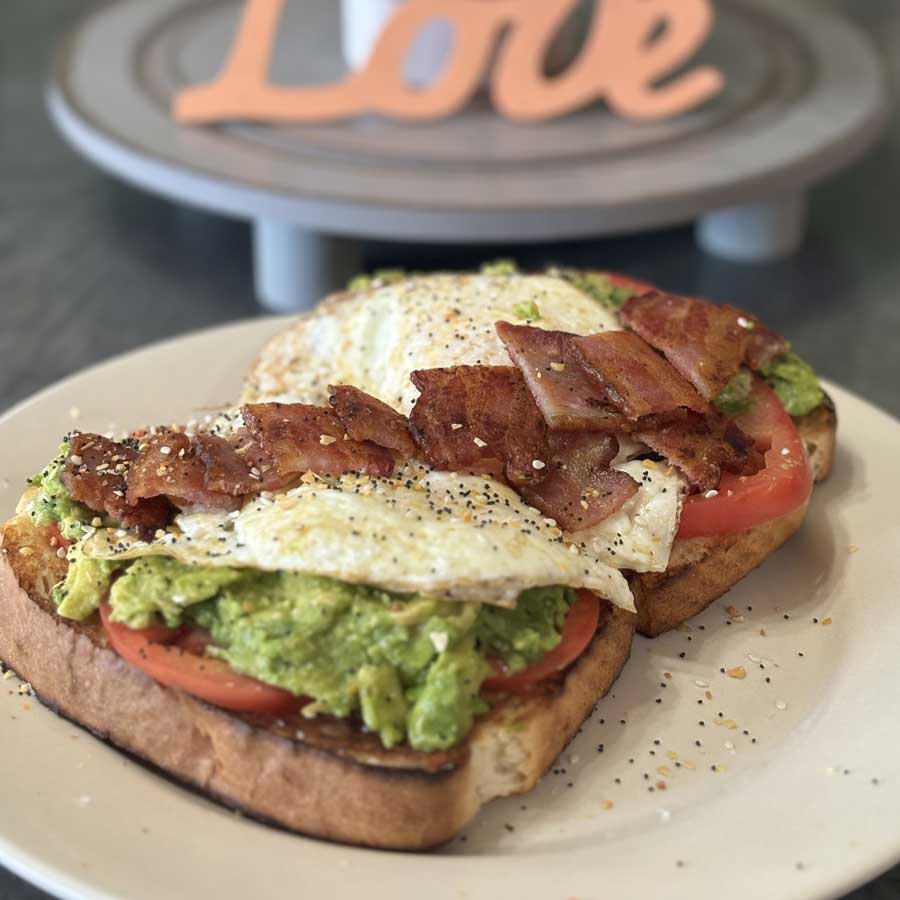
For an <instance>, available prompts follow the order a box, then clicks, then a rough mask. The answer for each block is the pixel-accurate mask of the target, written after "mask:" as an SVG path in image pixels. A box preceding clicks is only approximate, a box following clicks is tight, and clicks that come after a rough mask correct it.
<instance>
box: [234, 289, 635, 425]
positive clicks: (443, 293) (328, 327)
mask: <svg viewBox="0 0 900 900" xmlns="http://www.w3.org/2000/svg"><path fill="white" fill-rule="evenodd" d="M531 304H534V306H535V307H536V308H537V310H538V313H539V315H540V318H539V319H536V320H534V321H531V322H530V324H532V325H535V326H538V327H540V328H548V329H553V330H559V331H570V332H573V333H576V334H596V333H597V332H598V331H620V330H621V326H620V325H619V322H618V319H617V318H616V316H615V315H614V314H613V313H611V312H609V311H608V310H607V309H605V308H604V307H603V306H601V305H600V304H599V303H597V302H596V301H594V300H592V299H591V298H590V297H588V296H586V295H585V294H583V293H582V292H581V291H579V290H577V289H576V288H574V287H573V286H572V285H571V284H569V283H568V282H567V281H564V280H563V279H561V278H554V277H551V276H547V275H514V276H488V275H446V274H444V275H429V276H424V277H419V278H412V279H410V280H408V281H402V282H399V283H398V284H393V285H386V286H385V287H381V288H376V289H374V290H371V291H366V292H363V293H360V294H355V295H352V296H348V297H346V298H343V297H342V298H340V299H338V300H337V301H334V302H328V303H326V304H324V305H323V306H321V307H319V308H318V309H317V310H315V311H314V312H313V313H311V314H310V315H309V316H307V317H304V318H303V319H301V320H300V321H299V322H297V323H296V324H295V325H294V326H293V327H291V328H290V329H288V330H287V331H285V332H284V333H283V334H280V335H278V336H277V337H276V338H275V339H274V340H272V341H271V342H270V343H269V345H268V346H267V347H266V348H265V349H264V350H263V352H262V354H261V355H260V357H259V359H258V360H257V363H256V365H255V367H254V368H253V370H252V371H251V373H250V376H249V379H248V382H247V384H246V387H245V390H244V395H243V398H242V402H244V403H257V402H259V401H261V400H294V401H297V400H301V401H302V402H304V403H327V401H328V385H329V384H351V385H354V386H355V387H358V388H359V389H360V390H363V391H366V392H367V393H369V394H372V395H373V396H375V397H378V398H379V399H380V400H382V401H384V402H385V403H388V404H390V405H391V406H393V407H395V408H396V409H398V410H400V411H401V412H403V413H406V414H408V413H409V412H410V410H411V409H412V406H413V401H414V400H415V398H416V397H417V396H418V391H417V390H416V388H415V386H414V385H413V384H412V382H411V381H410V380H409V375H410V372H413V371H415V370H416V369H435V368H440V367H442V366H460V365H486V366H508V365H511V362H510V359H509V355H508V354H507V352H506V348H505V347H504V346H503V344H502V342H501V341H500V339H499V338H498V337H497V334H496V331H495V329H494V325H495V323H496V322H498V321H500V320H504V321H507V322H517V323H522V324H524V323H525V321H526V320H525V319H523V318H522V315H521V313H522V312H523V310H524V309H527V308H528V307H530V305H531Z"/></svg>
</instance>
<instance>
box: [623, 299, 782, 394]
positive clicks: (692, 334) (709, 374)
mask: <svg viewBox="0 0 900 900" xmlns="http://www.w3.org/2000/svg"><path fill="white" fill-rule="evenodd" d="M620 316H621V319H622V321H623V322H624V323H625V324H626V325H627V326H628V327H629V328H631V329H633V330H634V331H635V332H637V334H639V335H640V336H641V337H642V338H643V339H644V340H645V341H647V343H649V344H651V345H652V346H653V347H655V348H656V349H657V350H659V351H660V352H661V353H663V354H665V357H666V359H668V360H669V362H670V363H671V364H672V365H673V366H674V367H675V368H676V369H677V370H678V371H679V372H680V373H681V374H682V375H683V376H684V377H685V378H687V379H688V380H689V381H690V382H691V383H692V384H693V385H694V387H696V388H697V390H698V391H700V393H701V394H703V396H704V397H705V398H706V399H707V400H714V399H715V398H716V397H718V396H719V394H720V393H721V392H722V389H723V388H724V387H725V385H726V384H727V383H728V381H729V379H730V378H731V377H732V376H733V375H734V374H735V373H736V372H737V371H738V369H739V368H740V367H741V365H743V364H744V363H745V362H746V363H747V364H748V365H749V366H750V367H751V368H754V369H758V368H760V366H762V365H764V364H765V363H766V362H768V360H770V359H771V358H772V357H773V356H776V355H777V354H779V353H783V352H784V351H785V350H786V349H787V346H788V345H787V342H786V341H785V340H784V339H783V338H782V337H780V336H779V335H777V334H775V333H774V332H772V331H769V330H768V329H767V328H765V326H763V324H762V322H760V321H759V319H757V318H756V317H755V316H752V315H750V314H749V313H745V312H742V311H741V310H739V309H736V308H735V307H733V306H728V305H724V304H723V305H719V304H715V303H707V302H706V301H704V300H696V299H694V298H692V297H678V296H674V295H672V294H661V293H652V294H645V295H644V296H642V297H633V298H632V299H631V300H629V301H628V302H627V303H626V304H625V306H624V307H623V308H622V311H621V313H620Z"/></svg>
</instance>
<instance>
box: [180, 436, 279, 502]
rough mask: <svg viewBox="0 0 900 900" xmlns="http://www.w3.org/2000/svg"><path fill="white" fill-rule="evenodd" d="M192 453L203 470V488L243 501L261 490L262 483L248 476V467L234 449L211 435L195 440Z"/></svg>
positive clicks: (226, 442)
mask: <svg viewBox="0 0 900 900" xmlns="http://www.w3.org/2000/svg"><path fill="white" fill-rule="evenodd" d="M193 444H194V453H195V455H196V457H197V459H199V460H200V461H201V462H202V463H203V466H204V469H205V474H204V482H203V483H204V487H206V489H207V490H210V491H216V492H218V493H221V494H230V495H231V496H233V497H243V496H246V495H247V494H255V493H256V492H257V491H260V490H262V488H261V486H260V481H261V479H260V478H259V477H255V476H253V475H252V474H251V472H250V468H251V466H250V465H249V464H248V462H247V461H246V460H245V459H244V458H243V457H242V456H241V455H240V454H239V453H238V452H237V449H236V448H235V446H234V445H233V444H231V443H229V442H228V441H226V440H225V439H224V438H221V437H218V436H217V435H214V434H198V435H196V436H195V437H194V440H193Z"/></svg>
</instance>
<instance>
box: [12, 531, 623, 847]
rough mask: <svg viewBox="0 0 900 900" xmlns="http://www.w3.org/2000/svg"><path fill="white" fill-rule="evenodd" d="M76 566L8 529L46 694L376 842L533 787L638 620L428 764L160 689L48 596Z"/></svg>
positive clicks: (233, 799) (346, 835)
mask: <svg viewBox="0 0 900 900" xmlns="http://www.w3.org/2000/svg"><path fill="white" fill-rule="evenodd" d="M23 549H24V550H25V553H22V550H23ZM64 565H65V563H64V561H63V560H60V559H58V558H57V557H56V551H55V550H54V549H53V548H52V547H50V546H49V544H48V542H47V535H46V533H45V532H42V531H39V530H38V529H35V528H34V526H33V525H32V524H31V522H30V520H29V519H28V517H27V516H24V515H20V516H17V517H15V518H13V519H11V520H10V521H9V522H8V523H7V524H6V525H5V526H4V527H3V529H2V554H0V616H2V627H0V658H2V660H3V661H4V662H5V663H6V664H7V665H8V666H10V667H11V668H12V669H13V670H15V671H16V673H17V674H18V675H19V676H20V677H21V678H23V679H24V680H26V681H28V682H29V683H30V684H31V686H32V688H33V689H34V691H35V693H36V695H37V696H38V698H39V699H40V700H41V701H42V702H44V703H45V704H46V705H48V706H50V707H51V708H53V709H54V710H55V711H58V712H59V713H61V714H62V715H64V716H65V717H67V718H69V719H71V720H72V721H74V722H76V723H78V724H79V725H81V726H83V727H85V728H87V729H88V730H90V731H91V732H92V733H94V734H95V735H97V736H98V737H100V738H102V739H104V740H107V741H109V742H110V743H112V744H114V745H115V746H117V747H119V748H122V749H123V750H126V751H128V752H129V753H131V754H133V755H135V756H137V757H140V758H141V759H143V760H146V761H148V762H150V763H152V764H153V765H155V766H157V767H159V768H160V769H162V770H164V771H165V772H166V773H168V774H169V775H171V776H173V777H174V778H175V779H177V780H180V781H182V782H185V783H187V784H188V785H191V786H193V787H195V788H198V789H199V790H201V791H202V792H204V793H205V794H207V795H209V796H211V797H212V798H214V799H216V800H218V801H220V802H222V803H224V804H225V805H227V806H229V807H232V808H236V809H239V810H241V811H242V812H245V813H247V814H249V815H251V816H254V817H257V818H260V819H262V820H265V821H269V822H272V823H275V824H277V825H280V826H284V827H286V828H288V829H291V830H293V831H298V832H301V833H304V834H308V835H312V836H316V837H322V838H328V839H333V840H338V841H341V842H345V843H352V844H359V845H364V846H370V847H379V848H388V849H402V850H420V849H427V848H431V847H434V846H437V845H440V844H442V843H445V842H446V841H448V840H450V839H451V838H453V837H454V836H455V835H456V834H458V833H459V831H460V830H461V829H462V828H463V827H464V826H465V824H466V823H467V822H468V821H470V820H471V819H472V818H473V817H474V816H475V815H476V813H477V812H478V810H479V809H480V808H481V806H483V805H484V804H485V803H487V802H489V801H490V800H492V799H494V798H495V797H499V796H506V795H510V794H518V793H523V792H525V791H528V790H530V789H531V788H532V787H534V785H535V784H536V782H537V781H538V779H539V778H540V777H541V776H542V775H543V774H544V772H545V771H546V769H547V768H548V767H549V766H550V765H551V763H552V762H553V760H554V759H555V758H556V757H557V756H558V755H559V753H560V752H561V751H562V750H563V748H564V747H565V746H566V744H567V743H568V742H569V741H570V740H571V738H572V737H573V736H574V734H575V733H576V732H577V730H578V728H579V726H580V725H581V723H582V722H583V721H584V719H585V718H586V717H587V716H588V715H589V714H590V712H591V710H592V708H593V706H594V705H595V703H596V702H597V701H598V700H599V699H600V697H602V696H603V695H604V694H605V693H606V692H607V691H608V690H609V688H610V687H611V686H612V684H613V682H614V681H615V680H616V677H617V676H618V674H619V672H620V670H621V668H622V666H623V665H624V664H625V661H626V660H627V658H628V655H629V652H630V648H631V639H632V635H633V633H634V618H635V617H634V615H633V614H631V613H627V612H623V611H621V610H617V609H616V610H614V611H613V613H612V616H611V618H610V620H609V621H608V623H607V624H606V626H605V627H604V628H603V629H602V631H600V632H599V633H598V635H597V636H596V638H595V639H594V641H593V643H592V645H591V646H590V648H589V649H588V651H587V652H585V653H584V654H583V655H582V657H581V658H580V659H579V660H578V661H577V662H576V664H575V665H574V666H573V667H572V668H571V670H570V671H569V672H568V673H567V675H566V677H565V679H564V680H563V681H562V682H561V684H559V685H557V686H554V687H552V688H548V689H546V690H544V691H541V692H537V693H535V694H529V695H525V696H522V697H510V698H507V699H506V700H503V701H502V702H500V703H498V704H497V705H496V706H495V707H494V709H493V710H492V711H491V713H489V714H488V715H487V716H485V717H484V718H483V719H482V720H480V721H479V722H478V724H477V725H476V727H475V729H474V730H473V732H472V733H471V735H470V736H469V738H468V739H467V741H466V743H465V745H463V752H462V753H459V754H458V755H456V756H455V757H454V758H455V760H456V762H453V763H449V764H448V765H447V766H446V767H445V768H443V769H441V770H439V771H428V770H427V769H425V768H417V767H415V766H414V765H412V764H411V763H410V761H409V759H410V754H409V753H408V752H406V753H403V752H395V751H385V752H383V753H382V754H381V759H380V763H381V764H375V765H372V764H367V763H365V762H362V761H359V759H355V758H353V754H352V753H351V752H350V750H349V749H348V752H346V753H344V752H343V751H342V750H341V748H338V749H337V750H333V749H332V750H324V749H322V748H321V747H316V746H311V745H309V744H308V743H306V742H304V740H302V739H288V738H286V737H285V736H284V735H283V734H281V733H279V732H278V731H277V729H274V728H270V729H267V728H264V727H255V726H253V725H250V724H248V723H247V722H246V721H244V720H243V719H241V718H240V717H238V716H235V715H232V714H230V713H228V712H226V711H224V710H221V709H217V708H215V707H212V706H210V705H208V704H206V703H203V702H202V701H199V700H196V699H194V698H193V697H191V696H189V695H187V694H185V693H183V692H182V691H178V690H174V689H170V688H166V687H163V686H161V685H159V684H157V683H156V682H155V681H153V680H152V679H151V678H149V677H148V676H146V675H144V674H143V673H142V672H140V671H139V670H137V669H135V668H134V667H132V666H131V665H129V664H128V663H127V662H125V661H124V660H123V659H122V658H121V657H120V656H118V655H117V654H116V653H115V652H114V651H113V650H111V649H110V648H109V647H108V646H107V645H106V641H105V639H104V637H103V633H102V631H101V630H100V629H99V628H97V627H96V625H94V626H89V625H85V626H82V625H79V624H78V623H71V622H68V621H66V620H63V619H60V618H59V617H58V616H57V615H56V614H55V613H54V612H53V608H52V603H51V602H50V601H49V600H48V599H47V597H48V594H47V592H48V590H49V587H50V586H52V584H53V583H55V582H56V581H57V580H59V578H60V577H61V576H62V574H63V573H64Z"/></svg>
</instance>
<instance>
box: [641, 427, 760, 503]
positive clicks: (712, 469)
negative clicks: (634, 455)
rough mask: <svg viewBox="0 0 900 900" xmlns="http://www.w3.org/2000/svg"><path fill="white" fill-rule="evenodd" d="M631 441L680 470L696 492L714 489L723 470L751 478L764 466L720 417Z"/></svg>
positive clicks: (735, 429) (744, 437)
mask: <svg viewBox="0 0 900 900" xmlns="http://www.w3.org/2000/svg"><path fill="white" fill-rule="evenodd" d="M635 437H636V438H637V439H638V440H641V441H643V442H644V443H645V444H647V446H649V447H650V448H651V449H653V450H654V451H656V452H657V453H659V454H660V455H661V456H664V457H665V458H666V459H667V460H668V461H669V462H670V463H671V464H672V465H673V466H677V467H678V468H679V469H681V471H682V472H683V473H684V474H685V476H686V477H687V479H688V481H689V482H690V485H691V487H692V488H693V489H694V490H697V491H708V490H712V489H713V488H715V487H716V486H717V485H718V483H719V480H720V479H721V477H722V471H723V470H724V471H728V472H734V473H735V474H739V475H755V474H756V473H757V472H758V471H760V469H762V468H763V466H764V464H765V463H764V460H763V457H762V456H761V454H760V453H759V452H758V451H756V450H755V449H754V448H753V441H752V440H751V439H750V438H749V437H748V436H747V435H745V434H744V432H743V431H741V429H740V428H738V426H737V425H735V424H734V423H733V422H730V421H729V420H728V419H726V418H724V417H712V418H711V419H707V420H704V419H694V420H690V421H687V422H673V423H671V424H669V425H664V426H662V427H660V428H656V429H652V430H650V431H646V432H637V433H636V434H635Z"/></svg>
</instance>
